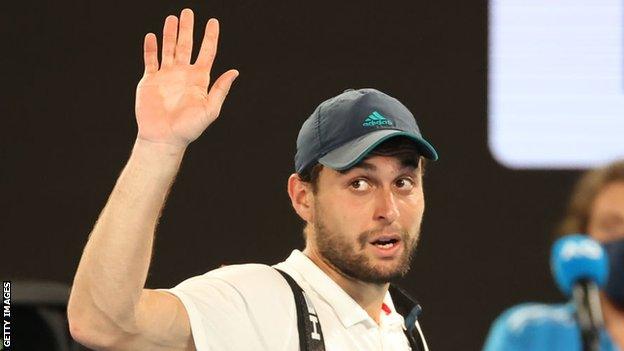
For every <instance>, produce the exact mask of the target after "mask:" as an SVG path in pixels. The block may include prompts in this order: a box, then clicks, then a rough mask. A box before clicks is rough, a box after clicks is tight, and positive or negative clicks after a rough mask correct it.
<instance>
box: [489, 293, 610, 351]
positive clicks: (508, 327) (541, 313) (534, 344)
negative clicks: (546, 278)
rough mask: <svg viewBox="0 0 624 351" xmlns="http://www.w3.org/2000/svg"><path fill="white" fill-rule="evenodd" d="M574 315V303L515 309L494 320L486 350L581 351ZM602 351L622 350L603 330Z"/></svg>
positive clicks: (535, 304)
mask: <svg viewBox="0 0 624 351" xmlns="http://www.w3.org/2000/svg"><path fill="white" fill-rule="evenodd" d="M574 313H575V307H574V305H573V304H572V303H567V304H552V305H547V304H537V303H526V304H521V305H518V306H514V307H512V308H510V309H508V310H507V311H505V312H504V313H503V314H502V315H500V316H499V317H498V318H497V319H496V321H494V324H493V325H492V328H491V329H490V333H489V335H488V337H487V340H486V342H485V346H484V348H483V351H520V350H522V351H576V350H578V351H582V340H581V331H580V329H579V327H578V325H577V323H576V320H575V319H574ZM600 350H601V351H618V350H619V349H618V348H617V346H616V345H615V344H614V343H613V342H612V341H611V338H610V337H609V334H607V332H606V331H604V330H603V331H602V332H601V335H600Z"/></svg>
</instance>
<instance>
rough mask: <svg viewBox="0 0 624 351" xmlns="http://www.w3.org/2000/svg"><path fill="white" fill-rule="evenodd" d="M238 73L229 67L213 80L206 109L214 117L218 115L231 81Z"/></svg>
mask: <svg viewBox="0 0 624 351" xmlns="http://www.w3.org/2000/svg"><path fill="white" fill-rule="evenodd" d="M238 74H239V73H238V71H237V70H235V69H231V70H229V71H227V72H225V73H223V74H222V75H221V77H219V79H217V80H216V81H215V82H214V84H213V85H212V88H210V91H209V92H208V110H209V111H211V112H212V113H213V115H214V116H215V118H216V116H218V115H219V112H221V106H222V105H223V101H225V97H226V96H227V94H228V92H229V91H230V88H231V87H232V83H233V82H234V80H235V79H236V77H238Z"/></svg>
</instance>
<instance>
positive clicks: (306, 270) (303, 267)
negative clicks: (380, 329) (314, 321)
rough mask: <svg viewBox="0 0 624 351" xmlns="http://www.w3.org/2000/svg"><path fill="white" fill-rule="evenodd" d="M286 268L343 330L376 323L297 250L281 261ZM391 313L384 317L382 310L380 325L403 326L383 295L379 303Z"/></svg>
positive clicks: (392, 306)
mask: <svg viewBox="0 0 624 351" xmlns="http://www.w3.org/2000/svg"><path fill="white" fill-rule="evenodd" d="M284 263H285V265H286V266H287V267H291V268H292V269H293V270H295V271H296V272H297V273H299V275H300V276H301V278H302V279H303V280H305V282H306V283H308V284H309V286H310V287H311V288H312V290H314V292H316V293H317V294H318V295H319V297H320V298H322V299H323V300H325V301H326V302H327V303H328V304H329V305H330V306H331V307H332V308H333V309H334V311H335V312H336V315H337V316H338V319H340V322H341V323H342V324H343V325H344V327H345V328H349V327H351V326H353V325H355V324H357V323H360V322H366V323H367V324H369V326H376V325H377V324H376V323H375V322H374V321H373V319H372V318H371V317H370V316H369V315H368V313H366V311H365V310H364V309H363V308H362V306H360V305H359V304H358V303H357V302H355V300H353V298H352V297H351V296H349V294H347V293H346V292H345V291H344V290H343V289H342V288H341V287H340V285H338V284H337V283H336V282H335V281H334V280H332V279H331V278H330V277H329V276H328V275H327V274H325V272H323V271H322V270H321V269H320V268H319V267H318V266H317V265H316V264H315V263H314V262H312V260H310V258H308V257H307V256H306V255H305V254H303V252H301V251H299V250H293V251H292V253H291V254H290V256H289V257H288V258H287V259H286V261H285V262H284ZM383 302H384V303H385V304H386V305H387V306H388V307H389V308H390V311H391V313H390V314H388V315H386V313H384V312H383V311H382V312H381V315H380V323H381V325H382V326H388V327H392V326H396V325H401V326H402V325H403V317H402V316H401V315H400V314H398V313H397V312H396V310H395V308H394V304H393V303H392V298H391V297H390V293H389V292H386V296H385V297H384V301H383Z"/></svg>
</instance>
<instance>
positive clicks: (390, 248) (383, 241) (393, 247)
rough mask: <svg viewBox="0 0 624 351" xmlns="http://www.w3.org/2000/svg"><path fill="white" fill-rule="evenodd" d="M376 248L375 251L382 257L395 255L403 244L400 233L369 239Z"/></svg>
mask: <svg viewBox="0 0 624 351" xmlns="http://www.w3.org/2000/svg"><path fill="white" fill-rule="evenodd" d="M369 244H370V245H372V246H373V247H374V248H375V253H376V254H377V256H380V257H391V256H394V255H395V254H396V253H397V252H398V250H399V249H400V248H401V247H402V246H403V245H402V241H401V237H400V236H399V235H380V236H377V237H375V238H373V239H372V240H371V241H369Z"/></svg>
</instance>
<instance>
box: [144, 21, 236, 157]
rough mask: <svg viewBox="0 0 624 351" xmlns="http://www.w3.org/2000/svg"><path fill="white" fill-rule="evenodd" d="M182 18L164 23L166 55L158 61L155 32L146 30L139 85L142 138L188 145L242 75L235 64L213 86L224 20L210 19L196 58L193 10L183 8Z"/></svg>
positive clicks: (216, 114)
mask: <svg viewBox="0 0 624 351" xmlns="http://www.w3.org/2000/svg"><path fill="white" fill-rule="evenodd" d="M179 27H180V29H179V33H178V19H177V18H176V17H175V16H169V17H167V19H166V20H165V25H164V29H163V45H162V59H161V61H162V62H161V64H160V67H159V63H158V44H157V41H156V35H154V34H153V33H148V34H147V35H146V36H145V43H144V59H145V73H144V75H143V78H142V79H141V81H140V82H139V85H138V86H137V95H136V107H135V108H136V118H137V124H138V129H139V131H138V135H137V138H139V139H143V140H147V141H151V142H156V143H165V144H172V145H178V146H186V145H188V144H189V143H190V142H192V141H193V140H195V139H197V138H198V137H199V136H200V135H201V133H202V132H203V131H204V130H205V129H206V128H207V127H208V126H209V125H210V124H211V123H212V122H213V121H214V120H215V119H216V118H217V117H218V115H219V111H220V110H221V105H222V104H223V101H224V100H225V97H226V95H227V93H228V91H229V89H230V87H231V86H232V82H233V81H234V79H236V77H237V76H238V71H236V70H230V71H227V72H225V73H224V74H223V75H221V76H220V77H219V78H218V79H217V80H216V81H215V83H214V84H213V85H212V87H211V88H210V91H208V85H209V84H210V69H211V67H212V63H213V61H214V58H215V55H216V52H217V42H218V38H219V22H217V20H216V19H210V20H209V21H208V23H207V24H206V29H205V34H204V38H203V41H202V45H201V48H200V51H199V55H198V56H197V60H196V61H195V63H194V64H191V63H190V60H191V53H192V51H193V12H192V11H191V10H190V9H184V10H183V11H182V13H181V15H180V20H179Z"/></svg>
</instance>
